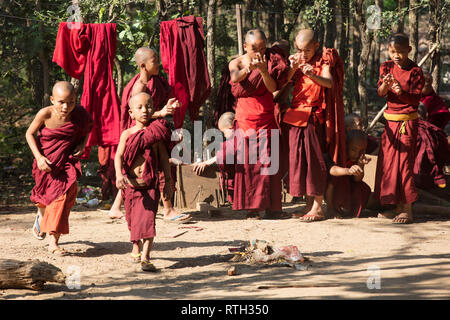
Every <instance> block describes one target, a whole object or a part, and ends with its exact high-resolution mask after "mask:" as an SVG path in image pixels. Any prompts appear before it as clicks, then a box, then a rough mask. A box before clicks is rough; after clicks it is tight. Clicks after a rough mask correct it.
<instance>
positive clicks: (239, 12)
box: [236, 4, 244, 56]
mask: <svg viewBox="0 0 450 320" xmlns="http://www.w3.org/2000/svg"><path fill="white" fill-rule="evenodd" d="M236 28H237V37H238V53H239V55H240V56H241V55H243V54H244V47H243V42H244V35H243V30H242V7H241V5H240V4H236Z"/></svg>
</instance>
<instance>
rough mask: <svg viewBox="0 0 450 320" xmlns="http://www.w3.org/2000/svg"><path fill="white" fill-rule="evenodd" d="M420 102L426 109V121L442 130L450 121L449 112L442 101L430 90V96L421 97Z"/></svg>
mask: <svg viewBox="0 0 450 320" xmlns="http://www.w3.org/2000/svg"><path fill="white" fill-rule="evenodd" d="M420 101H421V102H423V104H424V105H425V107H426V108H427V113H428V121H429V122H431V123H432V124H434V125H435V126H437V127H439V128H441V129H442V130H444V129H445V126H446V125H447V123H448V122H449V121H450V111H448V108H447V106H446V105H445V102H444V100H442V98H441V97H439V95H438V94H437V93H436V92H435V91H434V90H431V92H430V94H429V95H427V96H422V98H421V99H420Z"/></svg>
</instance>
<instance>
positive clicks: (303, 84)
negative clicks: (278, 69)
mask: <svg viewBox="0 0 450 320" xmlns="http://www.w3.org/2000/svg"><path fill="white" fill-rule="evenodd" d="M295 46H296V49H297V53H296V54H295V55H292V56H291V57H289V59H290V61H291V69H290V71H289V76H288V79H289V80H290V79H291V78H292V79H293V81H294V83H295V84H294V91H293V97H292V103H291V106H290V108H289V109H288V110H287V111H286V112H285V114H284V116H283V123H284V126H285V127H287V129H286V130H287V132H288V140H289V174H288V179H287V180H288V192H289V193H290V194H291V195H292V196H294V197H300V196H303V195H306V202H307V206H306V208H305V211H304V212H303V214H304V213H306V214H304V215H303V214H297V215H294V216H301V218H300V219H301V220H302V221H305V222H311V221H320V220H323V219H324V212H323V209H322V202H323V198H324V194H325V189H326V184H327V168H326V164H325V161H324V158H323V153H325V152H326V140H327V139H326V130H325V120H326V116H327V113H326V107H327V105H326V99H325V96H326V95H325V89H326V88H332V87H333V75H332V72H331V69H332V68H331V67H330V63H329V61H327V60H326V59H324V55H323V52H322V51H321V50H318V49H319V42H318V41H317V38H316V35H315V33H314V32H313V31H312V30H308V29H304V30H300V31H299V32H298V34H297V36H296V37H295ZM335 86H337V84H335ZM331 107H332V106H331V105H330V108H331ZM342 120H343V117H342ZM332 157H333V158H334V154H333V155H332Z"/></svg>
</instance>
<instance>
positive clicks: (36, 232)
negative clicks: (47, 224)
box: [33, 204, 46, 240]
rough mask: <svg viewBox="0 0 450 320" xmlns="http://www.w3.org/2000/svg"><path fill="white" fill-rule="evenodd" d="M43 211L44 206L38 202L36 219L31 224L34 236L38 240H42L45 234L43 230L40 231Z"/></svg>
mask: <svg viewBox="0 0 450 320" xmlns="http://www.w3.org/2000/svg"><path fill="white" fill-rule="evenodd" d="M44 213H45V207H44V206H43V205H41V204H38V206H37V221H36V222H35V224H34V225H33V233H34V235H35V237H36V238H38V239H39V240H44V238H45V235H46V233H45V232H42V230H40V229H41V227H40V226H41V223H42V219H43V218H44ZM38 226H39V227H38Z"/></svg>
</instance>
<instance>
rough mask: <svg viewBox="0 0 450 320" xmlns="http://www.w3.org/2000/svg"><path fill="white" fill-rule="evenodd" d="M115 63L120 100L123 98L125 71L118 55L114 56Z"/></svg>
mask: <svg viewBox="0 0 450 320" xmlns="http://www.w3.org/2000/svg"><path fill="white" fill-rule="evenodd" d="M114 65H115V66H116V71H117V88H116V89H117V95H118V96H119V101H121V100H122V88H123V73H122V67H121V66H120V61H119V59H117V57H115V58H114Z"/></svg>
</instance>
